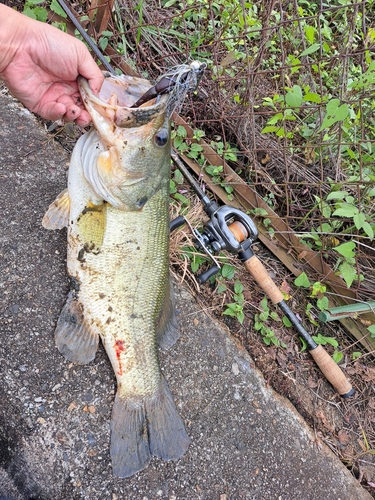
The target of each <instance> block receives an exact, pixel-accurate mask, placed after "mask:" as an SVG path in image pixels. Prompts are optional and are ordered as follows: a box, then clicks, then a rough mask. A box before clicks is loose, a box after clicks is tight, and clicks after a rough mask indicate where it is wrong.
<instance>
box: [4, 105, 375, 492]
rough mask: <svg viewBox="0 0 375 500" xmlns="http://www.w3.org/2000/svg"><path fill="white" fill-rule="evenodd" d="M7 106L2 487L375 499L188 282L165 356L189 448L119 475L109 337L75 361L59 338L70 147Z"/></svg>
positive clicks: (180, 292)
mask: <svg viewBox="0 0 375 500" xmlns="http://www.w3.org/2000/svg"><path fill="white" fill-rule="evenodd" d="M0 110H1V113H0V193H1V202H0V213H1V217H0V297H1V302H0V329H1V336H0V401H1V404H0V497H1V496H3V497H7V498H9V499H10V500H26V499H29V500H31V499H34V500H76V499H77V500H78V499H85V500H120V499H131V500H163V499H168V500H193V499H197V500H240V499H251V500H261V499H264V500H299V499H301V500H302V499H303V500H360V499H361V500H365V499H371V497H370V495H369V494H368V493H367V492H366V491H365V490H364V489H363V488H362V487H361V486H360V485H359V483H358V482H357V481H356V479H355V478H354V477H353V476H352V475H351V473H350V472H349V471H348V470H347V469H346V468H345V467H344V466H343V465H342V463H341V462H340V461H339V460H338V459H337V458H336V457H335V456H334V455H333V454H332V453H331V452H330V450H329V449H328V448H327V447H326V446H325V445H322V444H321V443H318V442H317V441H316V439H315V436H314V434H313V432H312V431H311V430H310V429H309V428H308V427H307V425H306V424H305V422H304V421H303V419H302V418H301V417H300V416H299V414H298V413H297V412H296V411H295V409H294V408H293V407H292V405H291V404H290V403H289V401H287V400H285V399H284V398H282V397H280V396H278V395H277V394H276V393H275V392H274V391H273V390H272V389H270V388H268V387H267V386H266V384H265V381H264V379H263V378H262V376H261V374H260V373H258V371H257V370H256V369H255V367H254V363H253V361H252V359H251V358H250V357H249V355H248V354H247V352H245V350H244V349H243V348H242V347H241V346H239V345H238V344H237V343H236V342H235V340H234V339H233V338H231V336H230V332H228V331H225V330H224V329H223V328H222V327H221V326H220V325H218V324H217V323H215V322H214V321H212V320H211V319H209V318H208V316H207V315H206V314H205V312H204V311H202V310H201V309H200V308H199V307H198V306H197V305H196V303H195V301H194V298H193V297H191V295H190V294H189V293H188V292H187V291H186V290H185V288H184V287H183V285H181V284H177V285H176V295H177V309H178V312H179V318H180V325H181V328H180V330H181V338H180V340H179V341H178V342H177V344H176V345H175V346H174V347H173V348H172V349H171V350H169V351H168V352H166V353H161V364H162V367H163V371H164V374H165V377H166V379H167V381H168V383H169V386H170V388H171V391H172V393H173V395H174V398H175V401H176V404H177V407H178V409H179V411H180V414H181V416H182V419H183V420H184V422H185V425H186V429H187V431H188V433H189V435H190V437H191V444H190V447H189V449H188V451H187V453H186V454H185V455H184V456H183V457H182V459H180V460H179V461H178V462H163V461H161V460H158V459H153V460H152V462H151V464H150V465H149V467H148V468H147V469H146V470H144V471H142V472H140V473H138V474H136V475H135V476H133V477H131V478H129V479H118V478H114V477H113V476H112V471H111V463H110V458H109V423H110V414H111V408H112V403H113V399H114V391H115V378H114V375H113V373H112V369H111V367H110V364H109V361H108V359H107V356H106V354H105V352H104V350H103V348H102V347H100V348H99V351H98V354H97V356H96V359H95V360H94V361H93V362H91V363H90V364H88V365H85V366H78V365H74V364H72V363H69V362H67V361H66V360H65V359H64V358H63V357H62V356H61V355H60V354H59V352H58V351H57V349H56V348H55V345H54V340H53V332H54V327H55V324H56V321H57V318H58V316H59V313H60V310H61V308H62V306H63V304H64V302H65V299H66V295H67V291H68V282H67V276H66V272H65V264H66V262H65V252H66V232H65V231H56V232H52V231H46V230H44V229H43V228H42V226H41V219H42V217H43V215H44V213H45V211H46V209H47V207H48V206H49V204H50V203H51V202H52V201H53V200H54V198H55V197H56V195H57V194H58V193H59V192H60V191H62V190H63V189H64V188H65V187H66V174H67V168H68V163H69V155H68V153H67V152H66V151H64V149H63V148H62V147H61V146H60V145H59V144H57V143H56V141H54V140H53V139H52V137H51V134H48V133H47V132H46V131H45V130H44V128H43V127H42V126H41V125H40V124H39V123H38V121H37V120H36V119H35V117H34V116H33V115H31V114H30V113H29V112H27V111H26V110H24V109H23V108H22V106H20V105H19V104H18V103H17V102H16V101H15V100H13V99H12V98H11V97H8V96H6V95H0Z"/></svg>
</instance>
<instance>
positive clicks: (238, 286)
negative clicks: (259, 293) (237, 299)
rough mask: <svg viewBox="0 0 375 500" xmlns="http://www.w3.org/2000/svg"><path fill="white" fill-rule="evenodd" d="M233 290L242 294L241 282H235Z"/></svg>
mask: <svg viewBox="0 0 375 500" xmlns="http://www.w3.org/2000/svg"><path fill="white" fill-rule="evenodd" d="M234 292H235V293H236V294H237V295H239V294H242V292H243V284H242V283H235V284H234Z"/></svg>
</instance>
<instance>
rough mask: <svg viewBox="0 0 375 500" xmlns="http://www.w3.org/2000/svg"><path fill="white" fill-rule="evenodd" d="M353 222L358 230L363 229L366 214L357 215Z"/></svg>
mask: <svg viewBox="0 0 375 500" xmlns="http://www.w3.org/2000/svg"><path fill="white" fill-rule="evenodd" d="M353 222H354V225H355V227H356V228H357V229H361V227H363V223H364V222H366V216H365V214H364V213H363V212H359V213H358V214H355V215H354V217H353Z"/></svg>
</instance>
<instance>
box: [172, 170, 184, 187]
mask: <svg viewBox="0 0 375 500" xmlns="http://www.w3.org/2000/svg"><path fill="white" fill-rule="evenodd" d="M173 177H174V180H175V182H176V184H183V182H184V176H183V175H182V173H181V172H180V170H178V168H176V170H175V171H174V175H173Z"/></svg>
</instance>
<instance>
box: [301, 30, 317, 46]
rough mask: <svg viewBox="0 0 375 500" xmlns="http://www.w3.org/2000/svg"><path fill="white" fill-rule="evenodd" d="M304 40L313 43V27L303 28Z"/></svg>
mask: <svg viewBox="0 0 375 500" xmlns="http://www.w3.org/2000/svg"><path fill="white" fill-rule="evenodd" d="M304 30H305V36H306V40H307V41H308V42H309V43H314V38H315V32H316V29H315V28H314V26H304Z"/></svg>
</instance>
